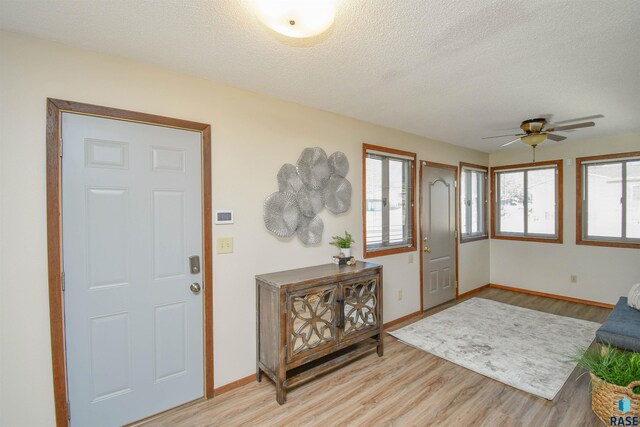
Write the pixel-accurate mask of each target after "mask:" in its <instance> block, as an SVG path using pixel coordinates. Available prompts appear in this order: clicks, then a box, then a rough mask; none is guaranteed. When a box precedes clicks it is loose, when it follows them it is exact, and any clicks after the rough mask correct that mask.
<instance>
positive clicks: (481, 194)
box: [476, 172, 487, 234]
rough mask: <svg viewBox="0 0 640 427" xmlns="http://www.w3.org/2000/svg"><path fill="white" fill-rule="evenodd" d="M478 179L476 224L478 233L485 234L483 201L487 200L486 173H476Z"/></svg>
mask: <svg viewBox="0 0 640 427" xmlns="http://www.w3.org/2000/svg"><path fill="white" fill-rule="evenodd" d="M476 175H477V177H478V200H477V209H478V211H477V212H478V214H477V223H478V227H477V228H478V233H480V234H486V230H485V226H484V201H485V200H486V198H487V195H486V194H485V192H486V182H487V173H486V172H476Z"/></svg>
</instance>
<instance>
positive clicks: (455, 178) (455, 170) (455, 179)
mask: <svg viewBox="0 0 640 427" xmlns="http://www.w3.org/2000/svg"><path fill="white" fill-rule="evenodd" d="M418 165H419V166H420V182H419V184H420V185H419V186H418V189H419V192H420V197H419V199H418V200H419V201H418V203H419V206H418V209H419V210H418V215H419V217H420V221H419V234H420V238H419V239H418V240H419V242H420V245H419V249H418V250H419V251H420V311H421V312H423V311H424V286H423V283H424V263H423V254H424V251H423V250H422V206H423V204H422V167H423V166H426V167H431V168H438V169H450V170H452V171H453V182H454V188H453V192H454V197H455V199H456V200H455V209H454V213H453V215H454V224H455V225H454V227H455V241H456V244H455V247H456V299H458V246H459V245H460V239H458V181H459V179H458V166H457V165H448V164H445V163H436V162H429V161H426V160H420V161H418Z"/></svg>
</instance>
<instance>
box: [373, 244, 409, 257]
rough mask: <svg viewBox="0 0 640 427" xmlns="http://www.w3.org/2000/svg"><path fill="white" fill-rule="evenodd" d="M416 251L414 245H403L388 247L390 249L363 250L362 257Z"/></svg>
mask: <svg viewBox="0 0 640 427" xmlns="http://www.w3.org/2000/svg"><path fill="white" fill-rule="evenodd" d="M415 251H416V247H415V246H410V247H404V248H390V249H380V250H376V251H367V250H365V251H364V254H363V255H362V256H363V258H365V259H366V258H375V257H379V256H386V255H393V254H402V253H405V252H415Z"/></svg>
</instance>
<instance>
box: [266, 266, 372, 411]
mask: <svg viewBox="0 0 640 427" xmlns="http://www.w3.org/2000/svg"><path fill="white" fill-rule="evenodd" d="M256 305H257V315H256V322H257V325H256V327H257V328H256V329H257V334H256V335H257V336H256V340H257V342H256V377H257V380H258V381H260V380H261V379H262V373H263V372H264V373H265V374H266V375H268V376H269V377H270V378H271V379H272V380H273V381H274V382H275V383H276V400H277V401H278V403H279V404H281V405H282V404H283V403H284V402H285V400H286V393H287V390H289V389H291V388H292V387H295V386H297V385H299V384H301V383H303V382H306V381H308V380H311V379H313V378H315V377H316V376H318V375H320V374H321V373H323V372H325V371H327V370H329V369H333V368H335V367H337V366H340V365H343V364H345V363H347V362H348V361H350V360H352V359H354V358H356V357H358V356H360V355H362V354H363V353H365V352H367V351H369V350H372V349H373V348H377V352H378V356H382V352H383V344H382V266H380V265H377V264H371V263H366V262H360V261H358V262H357V263H356V264H355V265H353V266H347V265H341V266H338V265H336V264H326V265H319V266H315V267H308V268H300V269H296V270H289V271H282V272H278V273H271V274H263V275H259V276H256Z"/></svg>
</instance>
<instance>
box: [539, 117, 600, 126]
mask: <svg viewBox="0 0 640 427" xmlns="http://www.w3.org/2000/svg"><path fill="white" fill-rule="evenodd" d="M603 117H604V116H603V115H602V114H594V115H593V116H585V117H577V118H575V119H569V120H562V121H560V122H555V123H552V124H550V125H549V126H557V125H563V124H565V123H571V122H579V121H582V120H593V119H601V118H603Z"/></svg>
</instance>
